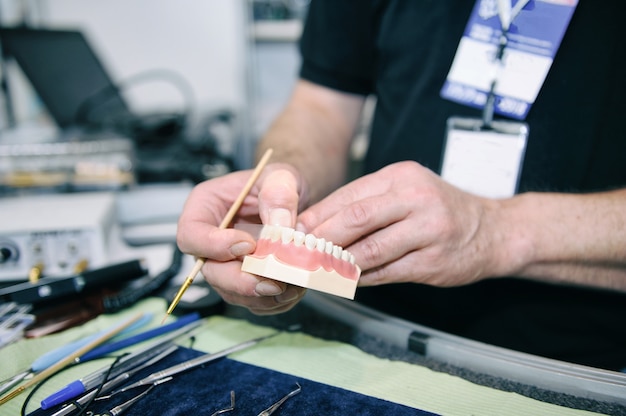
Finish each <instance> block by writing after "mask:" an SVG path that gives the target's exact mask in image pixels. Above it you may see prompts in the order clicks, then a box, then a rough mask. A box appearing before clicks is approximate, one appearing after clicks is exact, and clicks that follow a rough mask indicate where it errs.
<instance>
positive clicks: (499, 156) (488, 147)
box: [441, 117, 528, 198]
mask: <svg viewBox="0 0 626 416" xmlns="http://www.w3.org/2000/svg"><path fill="white" fill-rule="evenodd" d="M527 141H528V125H527V124H526V123H523V122H513V121H494V122H493V123H492V125H491V128H490V129H483V121H482V120H480V119H473V118H460V117H452V118H450V119H449V120H448V128H447V134H446V143H445V149H444V153H443V162H442V167H441V177H442V178H443V179H444V180H445V181H446V182H448V183H451V184H452V185H455V186H457V187H458V188H460V189H462V190H464V191H466V192H470V193H472V194H475V195H479V196H484V197H488V198H508V197H511V196H513V195H514V194H515V192H516V191H517V186H518V183H519V177H520V174H521V169H522V162H523V160H524V152H525V150H526V143H527Z"/></svg>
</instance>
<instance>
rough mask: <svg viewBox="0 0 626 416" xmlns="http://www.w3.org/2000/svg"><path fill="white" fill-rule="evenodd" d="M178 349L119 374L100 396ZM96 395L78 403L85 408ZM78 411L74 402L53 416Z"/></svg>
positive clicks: (79, 400) (95, 391)
mask: <svg viewBox="0 0 626 416" xmlns="http://www.w3.org/2000/svg"><path fill="white" fill-rule="evenodd" d="M177 349H178V346H177V345H171V346H170V347H169V348H167V349H165V351H163V352H161V353H160V354H158V355H156V356H155V357H153V358H151V359H150V360H148V361H146V362H145V363H143V364H141V365H139V366H138V367H135V368H133V369H132V370H130V371H127V372H125V373H122V374H119V375H118V376H117V377H114V378H113V379H111V380H109V381H107V382H106V383H104V385H103V386H102V388H101V389H100V394H103V393H108V392H110V391H111V390H113V389H114V388H115V387H117V386H119V385H120V384H121V383H123V382H124V381H126V380H128V379H129V378H131V377H132V376H133V375H135V374H136V373H137V372H139V371H141V370H143V369H144V368H147V367H150V366H151V365H153V364H156V363H157V362H159V361H160V360H162V359H163V358H165V357H167V356H168V355H170V354H171V353H173V352H174V351H176V350H177ZM96 393H98V389H93V390H91V391H90V392H89V393H86V394H83V395H82V396H81V397H79V398H78V399H77V400H76V403H78V404H79V405H80V406H84V405H85V404H86V403H88V402H89V401H90V400H91V399H92V397H94V396H95V395H96ZM108 397H110V396H101V397H99V398H96V399H95V400H98V399H100V398H108ZM77 409H78V407H77V406H76V405H75V404H74V402H72V403H70V404H68V405H67V406H65V407H63V408H61V409H59V411H57V412H56V413H54V414H53V415H52V416H66V415H69V414H70V413H72V412H74V410H77Z"/></svg>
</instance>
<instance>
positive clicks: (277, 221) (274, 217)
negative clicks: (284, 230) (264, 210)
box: [269, 208, 292, 227]
mask: <svg viewBox="0 0 626 416" xmlns="http://www.w3.org/2000/svg"><path fill="white" fill-rule="evenodd" d="M269 217H270V225H281V226H283V227H291V224H292V222H291V212H290V211H289V210H288V209H285V208H274V209H272V210H270V215H269Z"/></svg>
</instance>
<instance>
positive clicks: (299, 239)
mask: <svg viewBox="0 0 626 416" xmlns="http://www.w3.org/2000/svg"><path fill="white" fill-rule="evenodd" d="M304 238H305V235H304V233H303V232H302V231H296V232H294V233H293V243H294V244H295V245H296V246H301V245H303V244H304Z"/></svg>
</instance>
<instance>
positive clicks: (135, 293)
mask: <svg viewBox="0 0 626 416" xmlns="http://www.w3.org/2000/svg"><path fill="white" fill-rule="evenodd" d="M182 263H183V253H182V251H180V249H179V248H178V246H176V245H174V253H173V255H172V262H171V264H170V266H169V267H168V268H167V269H165V270H163V271H162V272H161V273H159V274H158V275H156V276H155V277H151V276H148V277H147V278H146V279H145V282H144V279H139V280H137V281H135V283H134V284H133V287H132V288H128V289H125V290H123V291H121V292H120V293H118V294H116V295H113V296H108V297H105V298H104V299H103V300H102V305H103V307H104V313H112V312H117V311H119V310H121V309H124V308H126V307H128V306H130V305H132V304H134V303H136V302H137V301H139V300H140V299H142V298H144V297H146V296H148V295H150V294H152V293H154V292H156V291H157V290H159V289H161V288H162V287H163V286H164V285H165V284H166V283H167V282H168V281H169V280H170V279H172V278H173V277H175V276H176V275H177V274H178V273H179V272H180V269H181V267H182ZM135 286H139V287H138V288H135Z"/></svg>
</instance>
